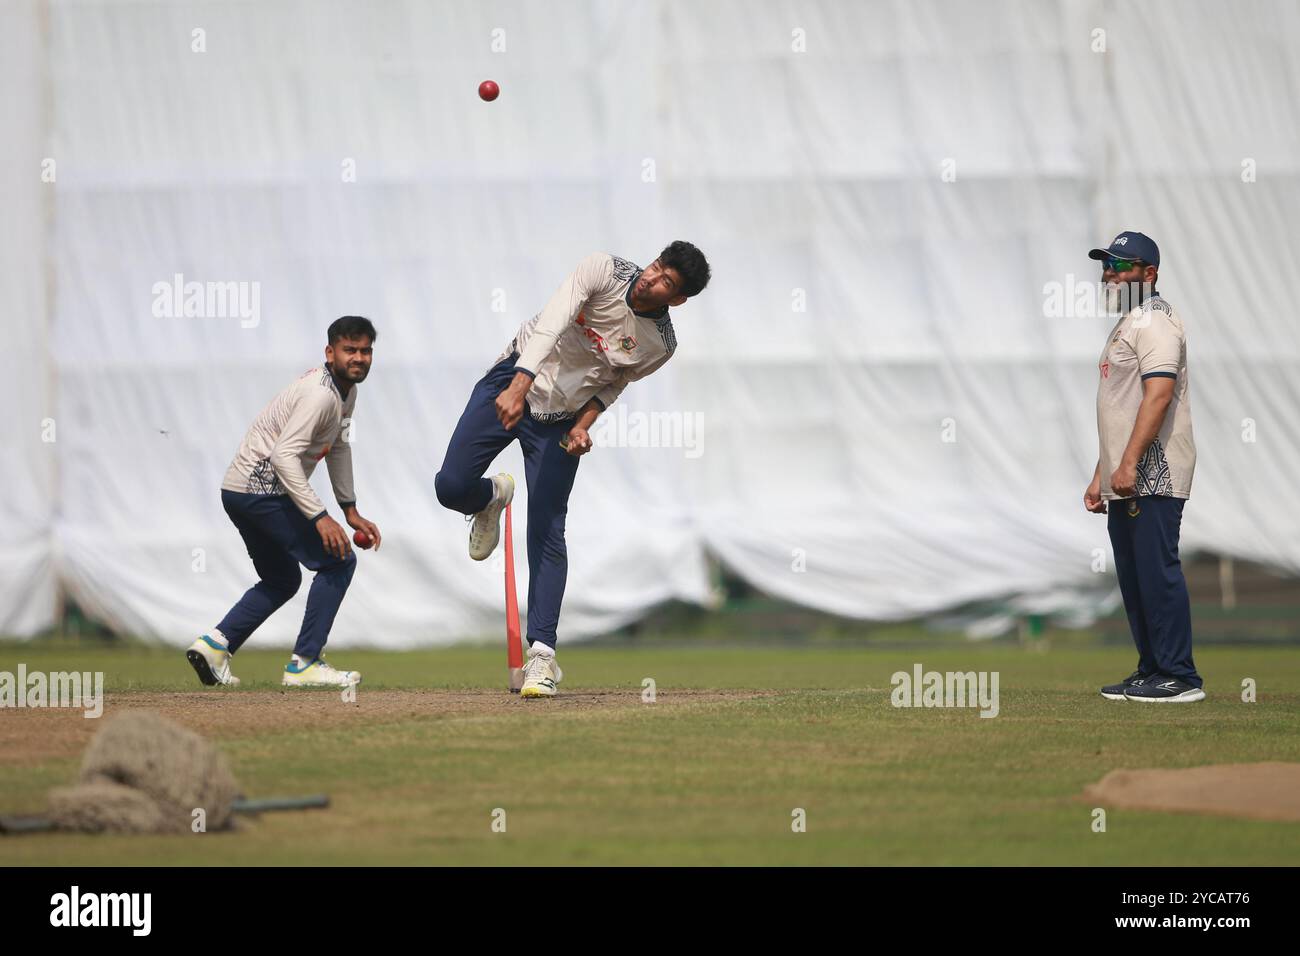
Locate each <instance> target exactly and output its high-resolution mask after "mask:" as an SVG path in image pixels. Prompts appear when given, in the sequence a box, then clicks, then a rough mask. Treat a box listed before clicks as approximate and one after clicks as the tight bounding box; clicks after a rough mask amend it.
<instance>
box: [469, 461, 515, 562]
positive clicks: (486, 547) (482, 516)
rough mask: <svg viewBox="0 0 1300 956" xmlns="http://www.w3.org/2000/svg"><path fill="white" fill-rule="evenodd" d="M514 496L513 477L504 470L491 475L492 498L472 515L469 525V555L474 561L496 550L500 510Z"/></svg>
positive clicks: (499, 531)
mask: <svg viewBox="0 0 1300 956" xmlns="http://www.w3.org/2000/svg"><path fill="white" fill-rule="evenodd" d="M514 496H515V480H514V478H512V477H510V476H509V475H507V474H506V473H505V472H502V473H501V474H499V475H493V476H492V500H491V501H489V502H488V503H487V507H486V508H484V509H483V510H482V511H480V512H479V513H478V514H476V515H474V518H473V520H472V521H471V522H470V526H469V556H470V557H471V558H473V559H474V560H475V561H484V560H486V559H487V558H488V556H489V555H491V554H492V552H493V551H495V550H496V548H497V542H498V541H500V540H501V512H503V511H505V510H506V505H508V504H510V502H511V500H512V499H513V498H514Z"/></svg>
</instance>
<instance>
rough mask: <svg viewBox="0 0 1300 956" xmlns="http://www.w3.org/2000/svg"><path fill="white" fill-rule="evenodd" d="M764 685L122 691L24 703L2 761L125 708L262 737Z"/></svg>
mask: <svg viewBox="0 0 1300 956" xmlns="http://www.w3.org/2000/svg"><path fill="white" fill-rule="evenodd" d="M762 696H765V694H764V693H763V692H762V691H735V690H733V691H715V690H667V691H665V690H663V689H662V688H661V689H659V691H658V692H657V697H656V700H655V703H654V704H643V703H642V702H641V689H640V688H630V689H613V690H600V689H595V690H575V691H561V692H560V695H559V696H558V697H555V698H552V699H550V700H521V699H520V698H519V697H517V696H515V695H514V694H508V693H506V692H505V691H503V690H433V689H429V690H374V691H367V690H366V689H365V685H364V684H363V685H361V687H360V688H359V689H358V691H357V699H356V702H355V703H344V702H343V701H342V699H341V698H340V695H339V693H338V692H336V691H329V690H320V691H317V690H299V689H294V690H286V691H279V690H217V689H212V690H199V691H161V692H155V691H119V692H117V693H112V692H109V693H106V694H105V695H104V714H103V717H102V718H101V719H99V720H87V719H86V718H85V717H84V716H82V712H81V711H80V710H71V709H61V708H45V707H41V708H35V707H33V708H19V709H14V710H6V711H5V712H4V715H3V718H2V719H0V764H10V765H15V764H18V765H30V764H34V763H40V762H41V761H43V760H49V759H52V758H58V757H75V756H78V755H79V754H81V753H82V752H83V751H84V750H85V748H86V745H87V744H88V743H89V742H90V738H91V737H92V736H94V733H95V731H96V730H98V729H99V727H100V726H101V724H102V722H103V719H104V718H107V717H110V716H112V715H113V714H115V713H120V712H122V711H125V710H141V709H145V710H152V711H156V712H157V713H160V714H162V715H163V716H164V717H170V718H171V719H172V720H175V721H176V722H177V723H179V724H181V725H182V726H184V727H188V728H190V729H191V730H195V731H197V732H199V733H200V734H204V735H205V736H208V737H215V736H220V737H227V738H228V737H245V736H257V735H259V734H261V733H263V732H264V731H267V730H296V729H300V728H322V727H339V726H344V725H348V724H355V723H357V722H358V721H361V722H364V723H384V722H392V721H400V720H410V719H413V718H421V717H425V718H432V719H440V718H457V717H485V716H499V715H500V716H504V715H509V714H511V713H518V712H519V711H520V709H521V708H524V709H527V710H528V711H529V712H544V713H565V714H575V713H583V712H592V711H598V712H604V711H610V710H627V709H630V708H634V707H654V708H655V709H656V710H658V709H664V708H668V709H671V708H676V707H680V706H682V705H688V704H708V703H718V702H724V701H739V700H749V699H752V698H756V697H762Z"/></svg>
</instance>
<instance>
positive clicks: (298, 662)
mask: <svg viewBox="0 0 1300 956" xmlns="http://www.w3.org/2000/svg"><path fill="white" fill-rule="evenodd" d="M289 660H290V662H292V664H293V666H294V667H306V666H307V665H308V664H310V663H311V661H305V660H303V659H302V658H301V657H299V656H298V655H297V654H294V655H293V656H292V657H290V658H289Z"/></svg>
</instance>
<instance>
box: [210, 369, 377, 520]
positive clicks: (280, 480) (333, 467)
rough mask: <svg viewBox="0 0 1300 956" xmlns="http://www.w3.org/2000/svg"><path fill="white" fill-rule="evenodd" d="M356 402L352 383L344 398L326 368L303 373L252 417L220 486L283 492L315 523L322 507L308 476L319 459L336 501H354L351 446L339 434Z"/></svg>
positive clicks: (258, 492)
mask: <svg viewBox="0 0 1300 956" xmlns="http://www.w3.org/2000/svg"><path fill="white" fill-rule="evenodd" d="M356 404H357V387H356V386H355V385H353V386H352V388H351V389H349V390H348V397H347V398H346V399H344V398H343V396H342V395H340V394H339V389H338V386H337V385H335V384H334V376H333V375H331V374H330V370H329V368H328V367H325V366H321V367H319V368H314V369H311V370H310V371H308V372H304V373H303V375H302V376H301V377H300V378H299V379H298V380H297V381H296V382H294V383H293V384H292V385H290V386H289V387H288V388H286V389H284V391H282V392H280V394H278V395H276V396H275V398H273V399H271V401H270V404H268V405H267V406H266V407H265V408H264V409H262V411H261V412H260V413H259V414H258V416H257V418H256V419H254V421H253V424H252V426H251V427H250V428H249V429H248V434H246V435H245V436H244V441H243V443H242V444H240V446H239V451H238V452H236V453H235V460H234V461H232V462H231V463H230V467H229V468H228V469H226V477H225V478H224V479H223V480H222V482H221V487H222V488H223V489H225V490H226V491H241V492H244V493H246V494H253V495H288V496H289V497H290V498H292V499H293V503H294V504H295V505H297V506H298V510H299V511H301V512H302V513H303V514H304V515H306V516H307V517H308V518H310V519H312V520H313V521H314V520H315V519H316V518H319V517H320V516H321V515H322V514H324V513H325V506H324V505H323V504H321V500H320V498H319V497H317V495H316V492H315V491H313V490H312V487H311V485H310V484H309V483H308V479H310V478H311V473H312V472H313V471H315V470H316V463H317V462H318V461H320V460H321V459H322V458H324V459H325V461H326V464H327V466H328V467H329V473H330V484H332V485H333V486H334V497H335V498H336V499H337V500H338V503H339V504H340V505H341V506H346V505H350V504H355V503H356V500H357V497H356V495H355V494H354V493H353V490H352V447H351V446H350V445H349V444H348V442H347V441H345V440H344V438H343V434H342V432H343V423H344V422H345V421H346V420H347V419H350V418H351V417H352V409H353V408H355V407H356Z"/></svg>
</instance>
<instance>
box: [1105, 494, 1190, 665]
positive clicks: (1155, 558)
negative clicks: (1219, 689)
mask: <svg viewBox="0 0 1300 956" xmlns="http://www.w3.org/2000/svg"><path fill="white" fill-rule="evenodd" d="M1134 501H1136V503H1137V514H1136V515H1135V514H1131V513H1130V511H1131V507H1130V506H1131V505H1132V504H1133V503H1134ZM1108 504H1109V507H1108V508H1107V529H1108V530H1109V531H1110V544H1111V549H1112V550H1113V551H1114V553H1115V573H1116V575H1117V576H1118V577H1119V590H1120V593H1121V594H1122V595H1124V610H1125V611H1126V612H1128V622H1129V628H1130V629H1131V630H1132V632H1133V642H1134V643H1135V644H1137V649H1138V670H1140V671H1141V672H1142V673H1144V674H1161V675H1164V676H1167V677H1176V678H1178V679H1179V680H1181V681H1186V682H1187V683H1189V684H1191V685H1193V686H1194V687H1200V686H1201V675H1200V674H1198V673H1196V665H1195V664H1194V663H1192V608H1191V601H1190V600H1189V599H1188V596H1187V581H1186V579H1184V577H1183V566H1182V563H1181V562H1180V561H1179V560H1178V532H1179V529H1180V527H1181V525H1182V521H1183V499H1182V498H1171V497H1168V496H1167V495H1143V496H1142V497H1140V498H1136V499H1125V500H1118V501H1111V502H1109V503H1108Z"/></svg>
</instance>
